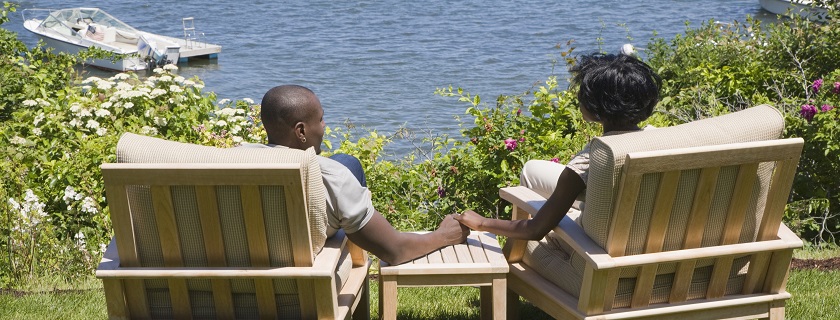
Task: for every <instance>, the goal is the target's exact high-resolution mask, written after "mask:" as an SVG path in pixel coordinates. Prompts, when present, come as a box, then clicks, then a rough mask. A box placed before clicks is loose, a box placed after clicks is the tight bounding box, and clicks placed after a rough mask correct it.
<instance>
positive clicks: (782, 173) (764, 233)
mask: <svg viewBox="0 0 840 320" xmlns="http://www.w3.org/2000/svg"><path fill="white" fill-rule="evenodd" d="M800 153H801V146H800V151H799V152H798V153H796V155H795V157H793V158H792V159H790V160H786V161H778V162H776V169H775V170H774V171H773V178H772V184H771V185H770V191H769V192H767V201H766V203H765V206H764V217H763V218H762V219H761V225H760V226H759V228H758V239H757V240H759V241H762V240H771V239H774V238H775V237H776V234H777V233H778V232H779V225H780V224H781V223H782V216H783V215H784V212H785V204H786V203H787V199H788V196H789V195H790V188H791V186H792V185H793V178H794V176H795V175H796V166H797V165H798V164H799V154H800Z"/></svg>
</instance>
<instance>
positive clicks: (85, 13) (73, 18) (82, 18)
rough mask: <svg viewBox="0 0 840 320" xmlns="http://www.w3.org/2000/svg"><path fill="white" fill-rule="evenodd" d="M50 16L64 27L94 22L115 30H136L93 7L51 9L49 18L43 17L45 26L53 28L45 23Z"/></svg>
mask: <svg viewBox="0 0 840 320" xmlns="http://www.w3.org/2000/svg"><path fill="white" fill-rule="evenodd" d="M51 18H52V19H54V20H57V21H59V22H61V24H63V25H65V27H66V26H67V25H69V26H70V27H71V28H73V29H80V27H82V26H87V25H90V24H92V23H95V24H98V25H102V26H106V27H112V28H115V29H117V30H122V31H129V32H133V33H136V32H137V30H135V29H134V28H132V27H131V26H129V25H127V24H125V23H124V22H122V21H120V20H118V19H117V18H114V17H113V16H111V15H110V14H108V13H106V12H105V11H102V10H99V9H95V8H75V9H64V10H58V11H53V12H52V13H50V17H49V18H47V19H44V23H45V25H44V26H45V27H48V28H54V27H53V26H49V25H46V23H47V21H48V20H50V19H51Z"/></svg>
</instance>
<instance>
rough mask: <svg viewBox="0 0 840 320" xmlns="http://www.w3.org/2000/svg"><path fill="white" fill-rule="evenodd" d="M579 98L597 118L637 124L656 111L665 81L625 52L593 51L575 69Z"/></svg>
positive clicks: (604, 120)
mask: <svg viewBox="0 0 840 320" xmlns="http://www.w3.org/2000/svg"><path fill="white" fill-rule="evenodd" d="M570 71H571V73H572V75H574V78H573V79H572V83H573V84H576V85H579V86H580V90H579V91H578V101H579V102H580V107H581V109H586V110H581V111H586V112H588V113H589V115H591V116H592V117H593V118H594V119H593V120H594V121H597V122H601V123H609V124H611V125H614V126H617V127H628V126H635V125H636V124H638V123H639V122H642V121H644V120H645V119H647V118H648V117H650V115H651V113H653V107H654V106H656V103H657V102H659V87H660V85H661V82H662V80H661V79H660V77H659V75H657V74H656V73H655V72H654V71H653V69H651V68H650V66H648V65H647V64H645V63H644V62H642V61H640V60H638V59H636V58H634V57H631V56H629V55H625V54H619V55H614V54H592V55H585V56H583V57H581V58H580V59H579V61H578V63H577V64H576V65H575V66H573V67H572V68H571V70H570Z"/></svg>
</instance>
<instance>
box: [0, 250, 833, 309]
mask: <svg viewBox="0 0 840 320" xmlns="http://www.w3.org/2000/svg"><path fill="white" fill-rule="evenodd" d="M837 256H840V251H836V250H835V251H831V252H828V253H826V252H825V251H810V252H809V251H808V250H799V251H798V252H797V253H796V257H797V258H826V257H837ZM76 282H77V283H74V284H72V286H70V285H68V284H63V283H58V282H54V281H48V280H40V283H38V284H36V285H30V286H28V288H27V290H26V291H25V292H23V293H21V292H10V291H2V292H0V319H105V318H106V310H105V296H104V294H103V291H102V285H101V282H99V281H98V280H96V279H94V278H92V277H88V278H84V279H79V280H78V281H76ZM370 289H371V296H370V302H371V318H372V319H379V315H378V302H377V301H378V299H379V292H378V289H377V287H376V282H375V281H371V288H370ZM787 290H788V291H789V292H790V293H791V294H792V295H793V298H792V299H791V300H789V301H788V303H787V308H786V317H787V318H788V319H832V318H835V317H837V315H840V295H838V294H837V293H838V292H840V270H835V271H817V270H799V271H791V274H790V279H789V280H788V285H787ZM478 306H479V290H478V289H477V288H472V287H442V288H400V290H399V308H398V317H399V318H400V319H478V318H479V307H478ZM520 314H521V317H522V319H550V317H548V316H547V315H545V314H544V313H542V312H541V311H540V310H538V309H536V308H535V307H533V306H531V305H530V304H527V303H523V304H522V309H521V310H520Z"/></svg>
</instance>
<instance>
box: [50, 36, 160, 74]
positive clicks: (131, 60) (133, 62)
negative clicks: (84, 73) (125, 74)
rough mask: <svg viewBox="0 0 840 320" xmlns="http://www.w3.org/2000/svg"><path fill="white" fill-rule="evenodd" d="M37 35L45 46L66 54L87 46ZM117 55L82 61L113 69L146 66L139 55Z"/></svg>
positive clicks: (74, 52) (134, 68)
mask: <svg viewBox="0 0 840 320" xmlns="http://www.w3.org/2000/svg"><path fill="white" fill-rule="evenodd" d="M35 34H36V35H38V38H40V39H41V40H43V41H44V43H46V45H47V47H50V48H53V50H55V51H56V52H65V53H68V54H77V53H79V52H82V51H84V50H87V49H88V47H87V46H84V45H80V44H75V43H70V42H66V41H63V40H59V39H54V38H51V37H48V36H45V35H41V34H38V33H35ZM117 55H118V57H116V59H115V60H114V61H111V60H110V59H88V60H86V61H85V62H84V63H85V64H88V65H92V66H95V67H99V68H103V69H108V70H115V71H140V70H145V69H147V68H148V64H147V63H146V62H145V61H143V60H142V59H140V57H132V56H130V54H129V55H125V54H119V53H117Z"/></svg>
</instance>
